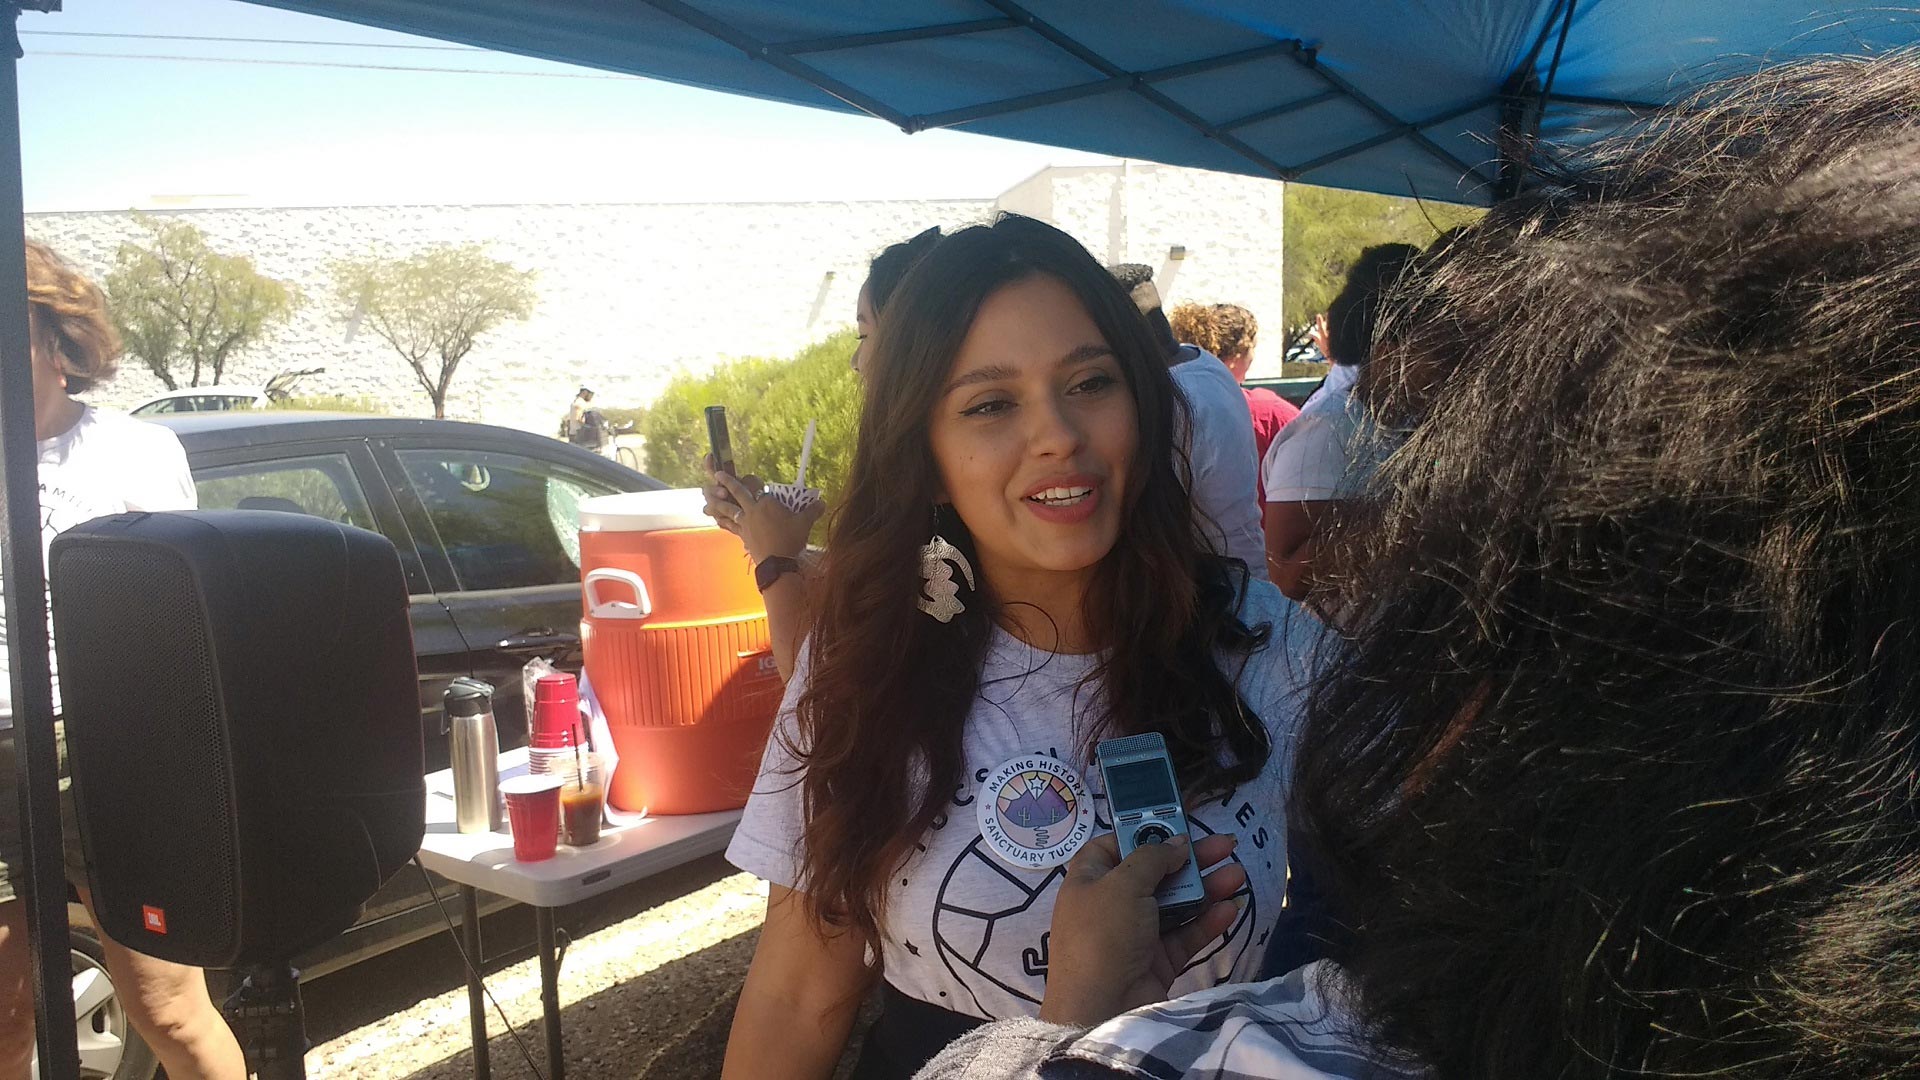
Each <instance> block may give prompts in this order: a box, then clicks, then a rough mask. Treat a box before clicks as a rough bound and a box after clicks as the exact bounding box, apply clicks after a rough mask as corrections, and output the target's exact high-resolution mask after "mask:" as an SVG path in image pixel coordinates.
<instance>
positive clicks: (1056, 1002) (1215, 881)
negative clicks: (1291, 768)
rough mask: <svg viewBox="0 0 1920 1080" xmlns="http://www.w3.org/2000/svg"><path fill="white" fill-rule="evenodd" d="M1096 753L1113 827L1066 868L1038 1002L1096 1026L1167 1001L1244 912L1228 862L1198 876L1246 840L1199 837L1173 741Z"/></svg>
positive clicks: (1136, 739)
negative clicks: (1184, 798)
mask: <svg viewBox="0 0 1920 1080" xmlns="http://www.w3.org/2000/svg"><path fill="white" fill-rule="evenodd" d="M1095 757H1096V758H1097V759H1098V760H1099V764H1100V774H1101V777H1102V779H1103V781H1104V782H1105V785H1106V792H1107V810H1108V812H1109V813H1111V814H1112V815H1113V820H1114V830H1115V831H1114V833H1112V834H1111V835H1107V836H1099V837H1095V838H1094V839H1092V840H1089V841H1088V842H1087V846H1086V847H1084V848H1081V849H1080V853H1079V854H1078V855H1076V856H1074V858H1073V861H1072V862H1070V863H1068V864H1067V876H1066V879H1065V880H1064V881H1062V882H1061V883H1060V896H1059V898H1058V899H1057V900H1056V901H1055V902H1054V907H1053V930H1052V936H1051V937H1050V938H1049V945H1050V948H1051V950H1052V954H1051V962H1050V963H1049V965H1048V969H1047V996H1046V1001H1045V1002H1043V1003H1042V1005H1041V1007H1040V1018H1041V1019H1042V1020H1048V1021H1052V1022H1054V1023H1059V1024H1073V1025H1077V1026H1088V1027H1090V1026H1093V1025H1096V1024H1100V1023H1103V1022H1105V1021H1107V1020H1110V1019H1112V1018H1113V1017H1115V1016H1118V1015H1120V1014H1121V1013H1123V1012H1126V1011H1127V1010H1129V1009H1136V1008H1139V1007H1140V1006H1142V1005H1151V1004H1153V1003H1154V1002H1157V1001H1165V1000H1166V998H1167V991H1168V988H1169V987H1171V986H1172V985H1173V980H1174V978H1175V977H1176V976H1177V975H1179V973H1180V970H1181V969H1182V968H1184V967H1186V965H1187V961H1189V960H1191V959H1192V958H1193V957H1194V955H1195V954H1196V953H1198V952H1199V951H1200V950H1201V949H1202V948H1203V947H1204V946H1205V945H1206V944H1207V943H1208V942H1209V941H1212V940H1213V939H1214V938H1217V937H1219V936H1220V935H1221V934H1223V933H1225V932H1226V930H1227V928H1228V927H1230V926H1232V925H1233V920H1234V918H1235V916H1237V915H1238V914H1239V910H1238V908H1237V907H1235V905H1234V904H1233V903H1231V902H1230V901H1229V898H1230V897H1232V896H1233V895H1234V894H1235V893H1237V892H1239V891H1240V890H1241V889H1242V888H1244V887H1245V886H1246V883H1247V874H1246V871H1245V870H1243V869H1241V868H1240V867H1239V866H1238V865H1235V864H1231V863H1229V864H1228V865H1225V866H1222V867H1220V868H1219V869H1217V870H1215V871H1214V872H1213V873H1211V874H1208V875H1207V876H1206V877H1204V878H1202V877H1201V876H1200V869H1199V868H1200V867H1202V866H1211V865H1213V864H1215V863H1218V862H1220V861H1222V860H1224V859H1226V858H1227V856H1229V855H1231V854H1232V853H1233V848H1234V845H1235V844H1236V843H1238V838H1236V837H1233V836H1209V837H1207V838H1206V839H1204V840H1201V841H1200V842H1199V843H1198V844H1194V843H1192V842H1191V840H1190V838H1189V836H1188V834H1187V816H1186V810H1185V808H1184V807H1183V806H1182V805H1181V803H1180V793H1179V785H1178V784H1177V783H1176V782H1175V781H1174V774H1173V764H1172V762H1171V760H1170V759H1169V758H1168V755H1167V747H1166V741H1165V740H1164V739H1162V738H1161V737H1160V736H1159V735H1157V734H1151V733H1150V734H1147V735H1136V736H1132V737H1129V738H1124V739H1109V740H1106V741H1104V742H1102V743H1101V744H1100V745H1099V746H1098V747H1097V748H1096V749H1095Z"/></svg>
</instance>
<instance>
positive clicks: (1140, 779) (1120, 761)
mask: <svg viewBox="0 0 1920 1080" xmlns="http://www.w3.org/2000/svg"><path fill="white" fill-rule="evenodd" d="M1094 758H1095V759H1096V760H1098V761H1099V763H1100V778H1101V780H1102V782H1103V783H1104V784H1105V785H1106V789H1107V813H1108V814H1111V815H1112V816H1113V831H1114V835H1115V836H1116V837H1118V838H1119V841H1120V857H1121V858H1123V859H1124V858H1126V857H1127V856H1128V855H1131V854H1133V849H1134V848H1137V847H1139V846H1140V845H1142V844H1160V843H1165V842H1166V841H1168V840H1171V839H1173V838H1174V837H1176V836H1185V835H1188V833H1187V811H1186V808H1185V807H1184V806H1182V805H1181V804H1180V785H1179V784H1178V783H1176V782H1175V781H1174V777H1173V760H1172V759H1171V758H1169V757H1168V756H1167V740H1165V739H1163V738H1161V737H1160V734H1159V733H1158V732H1148V733H1147V734H1145V735H1129V736H1127V737H1126V738H1124V739H1107V740H1104V741H1103V742H1101V743H1100V744H1099V745H1098V746H1096V747H1095V748H1094ZM1189 839H1191V837H1189ZM1153 898H1154V900H1156V901H1158V902H1159V904H1160V922H1161V924H1162V925H1176V924H1179V923H1183V922H1186V921H1188V920H1190V919H1192V918H1194V917H1196V916H1198V915H1199V914H1200V912H1201V909H1203V908H1204V907H1205V906H1206V900H1207V895H1206V888H1205V887H1204V886H1203V885H1201V883H1200V864H1199V863H1198V862H1197V861H1196V860H1195V859H1194V857H1193V850H1192V848H1188V850H1187V861H1186V863H1185V864H1184V865H1182V866H1181V867H1180V869H1179V870H1178V871H1176V872H1175V873H1173V874H1172V875H1171V876H1169V877H1168V878H1167V879H1166V880H1165V881H1163V882H1161V883H1160V888H1158V889H1156V890H1155V891H1154V894H1153Z"/></svg>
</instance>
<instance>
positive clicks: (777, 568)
mask: <svg viewBox="0 0 1920 1080" xmlns="http://www.w3.org/2000/svg"><path fill="white" fill-rule="evenodd" d="M799 572H800V563H799V561H798V560H796V559H789V558H787V557H786V556H785V555H769V556H767V557H766V558H764V559H761V560H760V565H758V566H756V567H754V568H753V583H754V584H755V585H757V586H759V587H760V591H761V592H766V591H767V590H768V589H771V588H773V583H774V582H776V581H779V580H780V579H781V578H783V577H785V576H787V575H788V574H797V573H799Z"/></svg>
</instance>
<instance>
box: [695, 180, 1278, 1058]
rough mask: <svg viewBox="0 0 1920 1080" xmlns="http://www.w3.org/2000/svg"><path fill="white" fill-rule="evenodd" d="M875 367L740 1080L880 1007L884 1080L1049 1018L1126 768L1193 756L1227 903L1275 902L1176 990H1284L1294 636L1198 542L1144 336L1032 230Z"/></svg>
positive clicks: (815, 1050)
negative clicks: (1267, 953) (1115, 758)
mask: <svg viewBox="0 0 1920 1080" xmlns="http://www.w3.org/2000/svg"><path fill="white" fill-rule="evenodd" d="M873 346H874V348H873V350H872V352H871V353H870V354H869V356H868V359H867V363H866V365H865V368H864V370H865V374H866V379H867V388H868V389H867V399H866V405H865V410H864V413H863V415H862V418H861V426H860V440H859V444H858V447H857V449H856V452H855V457H854V463H853V469H852V473H851V476H850V479H849V483H848V487H847V491H846V495H845V499H844V504H843V505H842V507H841V508H840V509H839V511H838V512H837V514H836V516H835V518H834V521H833V531H832V537H831V543H830V551H831V552H832V555H831V558H830V559H829V561H828V571H827V577H826V580H825V581H824V583H823V584H822V586H821V588H820V590H819V593H818V596H819V600H818V603H817V605H816V607H817V614H816V615H815V617H814V618H813V620H812V622H811V629H810V632H809V634H808V636H807V644H806V646H805V650H804V652H803V655H802V657H801V659H800V662H799V670H798V672H797V673H796V674H795V677H794V679H793V681H792V682H791V683H790V684H789V687H788V693H787V701H786V706H785V709H784V710H783V716H782V720H781V722H780V725H779V727H778V728H777V730H776V732H775V736H774V738H773V740H772V742H771V743H770V745H769V748H768V751H767V758H766V762H765V764H764V766H763V768H762V772H761V777H760V780H759V783H758V785H757V788H756V793H755V795H754V798H753V801H752V802H750V803H749V805H748V807H747V812H746V817H745V819H744V820H743V821H742V823H741V825H740V829H739V832H738V833H737V834H736V836H735V838H734V841H733V845H732V847H731V848H730V849H729V852H728V854H729V857H730V858H731V859H732V860H733V861H734V862H735V863H737V864H738V865H740V866H741V867H743V868H745V869H748V870H750V871H753V872H754V873H756V874H759V875H760V876H762V877H764V878H767V879H768V880H769V881H770V882H771V883H772V895H771V897H770V899H769V903H768V913H767V922H766V926H765V929H764V930H763V931H762V935H761V938H760V942H759V946H758V949H757V951H756V954H755V957H754V962H753V967H752V970H751V972H750V974H749V975H748V978H747V983H746V987H745V989H744V990H743V992H742V995H741V1000H740V1006H739V1010H738V1013H737V1015H736V1017H735V1020H734V1026H733V1035H732V1039H731V1041H730V1043H729V1046H728V1052H727V1062H726V1075H728V1076H734V1077H761V1076H772V1075H779V1076H791V1077H804V1076H826V1075H828V1074H829V1073H830V1072H831V1071H832V1069H833V1067H834V1062H835V1061H836V1060H837V1059H838V1058H839V1057H840V1055H841V1051H842V1046H843V1044H844V1042H845V1039H846V1037H847V1034H848V1031H849V1029H850V1026H851V1024H852V1022H853V1018H854V1014H855V1011H856V1010H857V1008H858V1007H859V1004H860V1001H861V999H862V997H863V996H864V991H865V990H866V988H867V987H868V986H869V985H870V983H871V980H872V979H873V978H874V977H876V976H879V977H883V978H884V979H885V981H886V984H887V987H886V997H885V1007H884V1009H883V1013H882V1015H881V1017H880V1019H879V1021H878V1022H877V1023H876V1025H875V1027H874V1028H873V1030H872V1031H871V1032H870V1034H869V1035H868V1038H867V1041H866V1048H865V1052H864V1054H863V1057H862V1061H861V1065H860V1072H859V1073H858V1075H862V1076H872V1077H890V1076H906V1075H910V1074H911V1073H912V1072H913V1070H914V1069H916V1068H918V1067H919V1066H920V1065H921V1064H922V1063H923V1062H924V1061H926V1060H927V1059H928V1058H929V1057H931V1056H932V1054H933V1053H935V1052H936V1051H938V1050H939V1049H940V1047H941V1046H942V1045H944V1044H945V1042H946V1041H947V1040H948V1039H950V1038H952V1037H953V1036H955V1035H957V1034H959V1033H960V1032H961V1031H964V1030H965V1029H966V1028H968V1027H969V1026H972V1025H974V1024H978V1023H980V1022H982V1021H984V1020H987V1019H991V1018H995V1017H1002V1016H1017V1015H1029V1014H1031V1013H1033V1012H1034V1011H1036V1010H1037V1009H1038V1007H1039V1004H1040V1000H1041V997H1042V995H1043V993H1044V991H1045V986H1046V978H1047V971H1048V967H1049V963H1050V961H1049V955H1050V944H1049V934H1048V918H1049V915H1050V914H1051V911H1052V905H1053V899H1054V896H1055V894H1056V893H1057V891H1058V889H1059V886H1060V882H1061V879H1062V877H1063V876H1064V869H1063V867H1064V865H1065V863H1066V862H1067V860H1068V859H1069V858H1071V857H1072V855H1073V854H1074V853H1075V852H1076V851H1077V850H1079V849H1080V848H1081V847H1082V846H1084V845H1085V844H1086V842H1087V841H1088V840H1089V839H1090V838H1092V837H1093V836H1094V835H1096V834H1097V833H1099V832H1100V831H1102V830H1104V829H1106V828H1110V824H1109V821H1108V815H1107V814H1106V812H1105V810H1104V809H1103V808H1102V806H1101V801H1102V799H1103V797H1104V796H1103V793H1102V791H1101V788H1100V784H1099V782H1098V777H1097V770H1095V769H1093V768H1092V749H1093V745H1094V743H1095V742H1097V741H1098V740H1100V739H1103V738H1110V737H1115V736H1121V735H1129V734H1136V733H1143V732H1159V733H1160V734H1162V735H1163V736H1164V737H1165V739H1166V741H1167V744H1168V747H1169V749H1170V751H1171V754H1172V757H1173V760H1174V764H1175V769H1176V773H1177V775H1178V777H1179V779H1180V781H1181V784H1182V788H1183V791H1184V793H1185V796H1186V805H1187V807H1188V810H1189V813H1190V817H1191V821H1192V831H1193V834H1194V835H1195V836H1196V837H1203V836H1207V835H1209V834H1215V833H1228V832H1237V833H1238V834H1239V836H1240V837H1241V840H1242V842H1241V843H1240V845H1239V848H1238V850H1237V852H1234V853H1233V854H1232V855H1231V856H1228V855H1226V854H1225V853H1224V852H1221V853H1218V854H1217V858H1218V859H1221V860H1227V861H1229V862H1230V865H1229V866H1228V867H1226V868H1223V869H1221V870H1219V871H1216V872H1215V874H1214V875H1213V876H1212V878H1211V881H1212V882H1213V884H1214V886H1215V890H1216V892H1217V891H1219V890H1220V889H1222V888H1226V889H1240V890H1242V893H1243V897H1244V902H1243V903H1242V904H1241V905H1240V906H1239V907H1236V906H1235V905H1230V904H1228V905H1219V906H1217V907H1215V908H1213V909H1211V910H1210V911H1208V913H1207V914H1205V915H1203V916H1202V917H1201V918H1200V919H1198V920H1196V921H1195V922H1194V923H1192V924H1190V925H1189V926H1187V927H1186V928H1185V929H1184V930H1183V931H1182V933H1183V934H1184V936H1185V939H1186V940H1187V941H1188V942H1189V943H1190V944H1191V945H1192V946H1193V947H1194V949H1195V951H1196V953H1197V956H1196V957H1195V958H1194V959H1193V960H1192V962H1191V963H1189V964H1185V965H1183V968H1182V970H1181V971H1179V972H1178V973H1177V974H1178V980H1177V982H1176V983H1175V985H1178V986H1181V987H1191V988H1199V987H1205V986H1213V985H1215V984H1217V983H1219V982H1222V981H1224V980H1228V979H1233V978H1246V977H1248V976H1249V975H1250V974H1251V973H1252V972H1254V971H1255V970H1256V968H1257V966H1258V963H1259V959H1260V952H1261V949H1262V947H1263V946H1264V944H1265V941H1264V938H1265V935H1266V931H1267V928H1268V927H1270V926H1271V924H1272V922H1273V919H1274V917H1275V915H1276V914H1277V910H1278V907H1279V904H1280V899H1281V893H1282V887H1283V885H1284V881H1285V874H1286V855H1285V844H1284V841H1283V840H1282V837H1284V835H1285V822H1284V813H1283V812H1282V810H1281V806H1282V802H1281V797H1282V791H1281V778H1282V777H1283V776H1284V775H1285V773H1286V769H1287V767H1288V764H1289V762H1290V758H1291V753H1290V744H1291V739H1292V730H1291V725H1292V722H1293V715H1294V705H1293V698H1292V691H1293V689H1294V687H1295V683H1294V682H1293V681H1292V678H1291V676H1292V674H1293V666H1292V665H1290V664H1289V663H1287V662H1285V660H1284V659H1283V655H1282V654H1283V650H1282V649H1281V648H1280V647H1279V643H1280V641H1281V639H1282V637H1283V635H1284V634H1285V631H1286V626H1285V622H1286V616H1287V614H1288V613H1289V612H1290V609H1289V608H1287V607H1285V606H1284V605H1285V601H1283V600H1282V599H1281V598H1280V597H1279V594H1278V593H1277V592H1276V591H1274V590H1273V589H1272V588H1271V586H1269V585H1267V584H1266V583H1264V582H1253V583H1249V580H1248V577H1247V574H1246V571H1245V568H1244V567H1241V566H1239V565H1238V564H1236V563H1232V562H1230V561H1228V560H1227V559H1225V558H1223V557H1222V556H1220V555H1218V554H1216V553H1215V552H1213V551H1211V550H1209V549H1208V548H1207V547H1206V546H1205V545H1204V543H1203V541H1202V540H1200V539H1199V535H1200V534H1199V532H1198V530H1197V528H1196V526H1195V524H1194V516H1193V513H1192V510H1191V506H1190V503H1189V501H1188V496H1187V491H1186V488H1185V487H1184V486H1183V484H1182V477H1181V469H1180V464H1179V462H1178V461H1177V459H1176V453H1175V447H1176V438H1177V436H1176V432H1177V431H1178V427H1177V416H1178V410H1179V409H1180V408H1181V402H1180V399H1179V397H1178V395H1177V393H1176V392H1175V390H1174V387H1173V382H1172V380H1171V378H1170V376H1169V375H1168V372H1167V367H1166V364H1165V362H1164V359H1163V357H1162V356H1161V354H1160V351H1159V350H1158V348H1157V347H1156V345H1155V343H1154V340H1153V338H1152V337H1151V336H1150V333H1149V330H1148V328H1147V326H1146V323H1145V321H1144V320H1143V318H1142V317H1141V315H1140V312H1139V310H1138V308H1137V307H1135V305H1134V304H1133V302H1132V301H1131V300H1130V299H1129V298H1128V296H1127V294H1126V293H1125V292H1123V291H1122V290H1121V288H1120V287H1119V286H1118V285H1117V284H1116V283H1115V282H1114V281H1113V279H1112V278H1111V277H1110V276H1109V275H1108V274H1107V272H1106V271H1105V270H1104V269H1102V268H1101V266H1100V264H1099V263H1098V262H1096V261H1094V259H1093V257H1092V256H1091V255H1089V254H1088V253H1087V252H1086V250H1085V249H1083V248H1082V247H1081V246H1080V245H1079V244H1078V243H1076V242H1075V241H1074V240H1073V239H1071V238H1070V237H1068V236H1067V235H1066V234H1064V233H1062V232H1060V231H1059V230H1057V229H1054V228H1052V227H1050V226H1047V225H1043V224H1041V223H1039V222H1036V221H1032V220H1030V219H1026V218H1019V217H1011V216H1009V217H1004V218H1002V219H1000V220H999V221H997V222H996V223H994V224H993V225H991V226H978V227H975V228H971V229H966V230H963V231H961V232H959V233H957V234H955V235H953V236H951V237H948V238H946V239H944V240H942V241H941V242H940V244H939V245H938V246H937V247H936V248H935V249H934V250H933V252H932V253H930V254H929V255H927V256H926V258H925V259H924V260H922V261H921V263H920V264H919V265H918V266H917V267H915V268H914V269H913V270H912V271H910V272H909V273H908V274H907V277H906V280H905V281H904V282H902V284H901V285H900V288H899V290H898V291H897V292H896V293H895V294H894V295H893V297H892V298H891V300H890V301H889V303H888V305H887V308H886V311H885V313H884V314H883V315H882V317H881V321H880V327H879V334H878V337H877V340H875V341H874V342H873ZM1208 850H1209V851H1210V852H1211V851H1212V850H1213V849H1212V848H1211V847H1210V848H1209V849H1208ZM1174 974H1175V973H1173V972H1170V973H1169V976H1170V977H1171V976H1173V975H1174Z"/></svg>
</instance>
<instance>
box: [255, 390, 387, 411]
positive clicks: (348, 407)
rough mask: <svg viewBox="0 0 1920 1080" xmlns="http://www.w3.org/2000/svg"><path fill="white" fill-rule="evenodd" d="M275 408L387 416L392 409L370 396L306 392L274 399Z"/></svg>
mask: <svg viewBox="0 0 1920 1080" xmlns="http://www.w3.org/2000/svg"><path fill="white" fill-rule="evenodd" d="M273 407H274V408H276V409H286V410H288V411H291V412H334V413H367V414H369V415H373V416H387V415H389V414H390V413H391V412H392V410H390V409H388V408H387V407H386V406H385V405H382V404H380V403H379V402H378V401H375V400H374V399H373V398H370V397H349V396H346V395H343V394H307V395H305V396H302V397H290V398H288V399H286V400H285V401H276V402H274V404H273Z"/></svg>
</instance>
